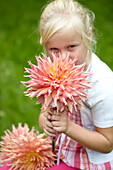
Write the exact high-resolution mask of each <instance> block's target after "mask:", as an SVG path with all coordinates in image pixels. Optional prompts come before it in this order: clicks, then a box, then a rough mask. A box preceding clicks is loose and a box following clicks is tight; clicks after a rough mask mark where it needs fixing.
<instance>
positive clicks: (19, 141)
mask: <svg viewBox="0 0 113 170" xmlns="http://www.w3.org/2000/svg"><path fill="white" fill-rule="evenodd" d="M2 140H3V141H1V142H0V146H1V149H0V151H1V152H0V164H5V163H6V162H10V164H9V165H10V166H11V168H10V169H15V170H26V169H27V170H38V169H39V170H46V169H48V168H49V167H51V166H53V165H54V160H55V155H54V154H53V153H52V151H51V150H52V144H51V141H50V140H48V138H45V135H44V134H39V133H38V132H37V133H34V128H32V129H31V131H29V128H28V125H27V124H25V125H24V127H22V126H21V123H20V124H19V126H18V128H15V126H14V125H13V131H12V132H11V131H9V130H7V131H5V136H3V137H2Z"/></svg>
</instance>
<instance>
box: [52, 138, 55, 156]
mask: <svg viewBox="0 0 113 170" xmlns="http://www.w3.org/2000/svg"><path fill="white" fill-rule="evenodd" d="M55 139H56V137H53V138H52V152H53V153H55Z"/></svg>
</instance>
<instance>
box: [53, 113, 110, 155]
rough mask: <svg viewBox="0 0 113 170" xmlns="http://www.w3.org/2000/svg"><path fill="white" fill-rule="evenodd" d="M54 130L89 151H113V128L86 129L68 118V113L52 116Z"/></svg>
mask: <svg viewBox="0 0 113 170" xmlns="http://www.w3.org/2000/svg"><path fill="white" fill-rule="evenodd" d="M51 120H52V125H53V129H54V130H55V131H57V132H62V133H65V134H66V135H67V136H69V137H71V138H72V139H74V140H76V141H77V142H79V143H80V144H81V145H83V146H85V147H86V148H88V149H91V150H94V151H97V152H101V153H109V152H111V151H112V149H113V127H110V128H98V127H95V129H96V131H91V130H88V129H85V128H83V127H81V126H79V125H77V124H75V123H73V122H72V121H71V120H70V119H68V118H67V114H66V112H62V113H59V115H55V114H54V115H53V116H51Z"/></svg>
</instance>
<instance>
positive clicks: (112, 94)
mask: <svg viewBox="0 0 113 170" xmlns="http://www.w3.org/2000/svg"><path fill="white" fill-rule="evenodd" d="M89 102H90V105H91V114H92V119H93V124H94V125H95V126H97V127H100V128H108V127H112V126H113V79H110V78H106V79H102V80H100V81H97V82H95V83H94V85H93V87H92V90H91V95H90V100H89Z"/></svg>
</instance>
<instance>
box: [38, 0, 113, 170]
mask: <svg viewBox="0 0 113 170" xmlns="http://www.w3.org/2000/svg"><path fill="white" fill-rule="evenodd" d="M93 19H94V14H93V13H92V12H91V11H89V10H88V9H85V8H84V7H83V6H81V5H80V4H79V3H78V2H76V1H74V0H55V1H53V2H51V3H50V4H48V5H47V6H46V8H45V10H44V11H43V13H42V16H41V20H40V34H41V39H40V43H41V44H42V45H43V46H44V49H45V50H46V51H47V53H48V55H49V57H50V59H51V61H52V55H51V53H53V52H54V53H55V54H56V55H59V54H61V55H62V57H65V56H66V54H67V53H68V54H69V56H70V58H71V59H74V58H75V57H78V61H77V64H82V63H84V62H86V67H85V69H86V70H90V71H91V73H92V74H91V75H90V76H89V77H88V78H89V79H90V80H91V82H92V88H91V89H88V90H87V93H88V94H89V96H90V98H89V99H87V100H86V101H85V102H84V103H83V104H84V109H83V110H81V111H80V110H78V111H77V112H76V111H73V114H70V113H69V112H68V113H66V111H64V112H63V113H58V114H57V115H55V114H52V112H55V110H53V109H50V112H49V113H44V114H43V113H41V114H40V117H39V124H40V127H41V128H42V129H43V130H44V132H45V133H46V134H47V135H48V136H51V137H53V136H57V141H56V147H57V148H58V158H57V165H56V166H54V167H53V168H50V169H49V170H54V169H55V170H56V169H58V170H60V169H64V170H66V169H82V170H112V169H113V107H112V104H113V73H112V71H111V70H110V68H109V67H108V66H107V65H106V64H105V63H103V62H102V61H101V60H100V59H99V58H98V57H97V56H96V55H95V54H94V53H93V52H92V47H93V45H94V44H95V43H96V41H95V39H94V37H93V33H92V28H93Z"/></svg>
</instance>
